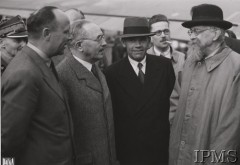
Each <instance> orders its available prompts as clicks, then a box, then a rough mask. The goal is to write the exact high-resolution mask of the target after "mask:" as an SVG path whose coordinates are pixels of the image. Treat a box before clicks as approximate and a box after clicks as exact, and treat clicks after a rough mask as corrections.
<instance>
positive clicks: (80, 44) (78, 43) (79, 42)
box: [75, 41, 83, 52]
mask: <svg viewBox="0 0 240 165" xmlns="http://www.w3.org/2000/svg"><path fill="white" fill-rule="evenodd" d="M75 46H76V47H77V49H78V50H79V51H81V52H83V47H82V42H81V41H78V42H77V43H76V44H75Z"/></svg>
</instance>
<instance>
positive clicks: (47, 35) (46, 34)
mask: <svg viewBox="0 0 240 165" xmlns="http://www.w3.org/2000/svg"><path fill="white" fill-rule="evenodd" d="M42 36H43V38H45V39H46V40H47V41H49V40H50V38H51V32H50V30H49V29H48V28H44V29H43V30H42Z"/></svg>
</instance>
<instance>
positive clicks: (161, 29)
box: [151, 21, 170, 50]
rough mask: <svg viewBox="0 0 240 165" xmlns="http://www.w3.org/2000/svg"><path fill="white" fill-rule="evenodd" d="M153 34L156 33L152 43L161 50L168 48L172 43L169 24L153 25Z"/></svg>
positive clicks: (157, 23)
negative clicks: (170, 42)
mask: <svg viewBox="0 0 240 165" xmlns="http://www.w3.org/2000/svg"><path fill="white" fill-rule="evenodd" d="M151 32H154V33H156V35H154V36H152V38H151V39H152V43H153V44H154V45H155V46H156V47H157V48H158V49H160V50H165V49H166V48H168V46H169V43H167V42H166V41H170V29H169V24H168V22H163V21H162V22H156V23H153V24H152V25H151Z"/></svg>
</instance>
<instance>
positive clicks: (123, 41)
mask: <svg viewBox="0 0 240 165" xmlns="http://www.w3.org/2000/svg"><path fill="white" fill-rule="evenodd" d="M121 43H122V45H123V47H124V48H125V47H126V44H125V40H124V39H123V38H121Z"/></svg>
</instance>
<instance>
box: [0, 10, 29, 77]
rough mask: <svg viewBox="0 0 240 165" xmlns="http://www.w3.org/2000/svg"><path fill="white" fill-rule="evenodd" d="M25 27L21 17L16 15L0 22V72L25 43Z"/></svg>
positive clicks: (26, 35)
mask: <svg viewBox="0 0 240 165" xmlns="http://www.w3.org/2000/svg"><path fill="white" fill-rule="evenodd" d="M27 37H28V34H27V28H26V25H25V23H24V21H23V20H22V18H21V17H20V16H19V15H17V16H16V17H13V18H11V19H10V20H2V22H1V23H0V55H1V73H3V72H4V70H5V69H6V67H7V65H8V64H9V63H10V61H11V60H12V59H13V57H15V56H16V54H17V52H18V51H20V50H21V49H22V48H23V46H25V45H26V43H27Z"/></svg>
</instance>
